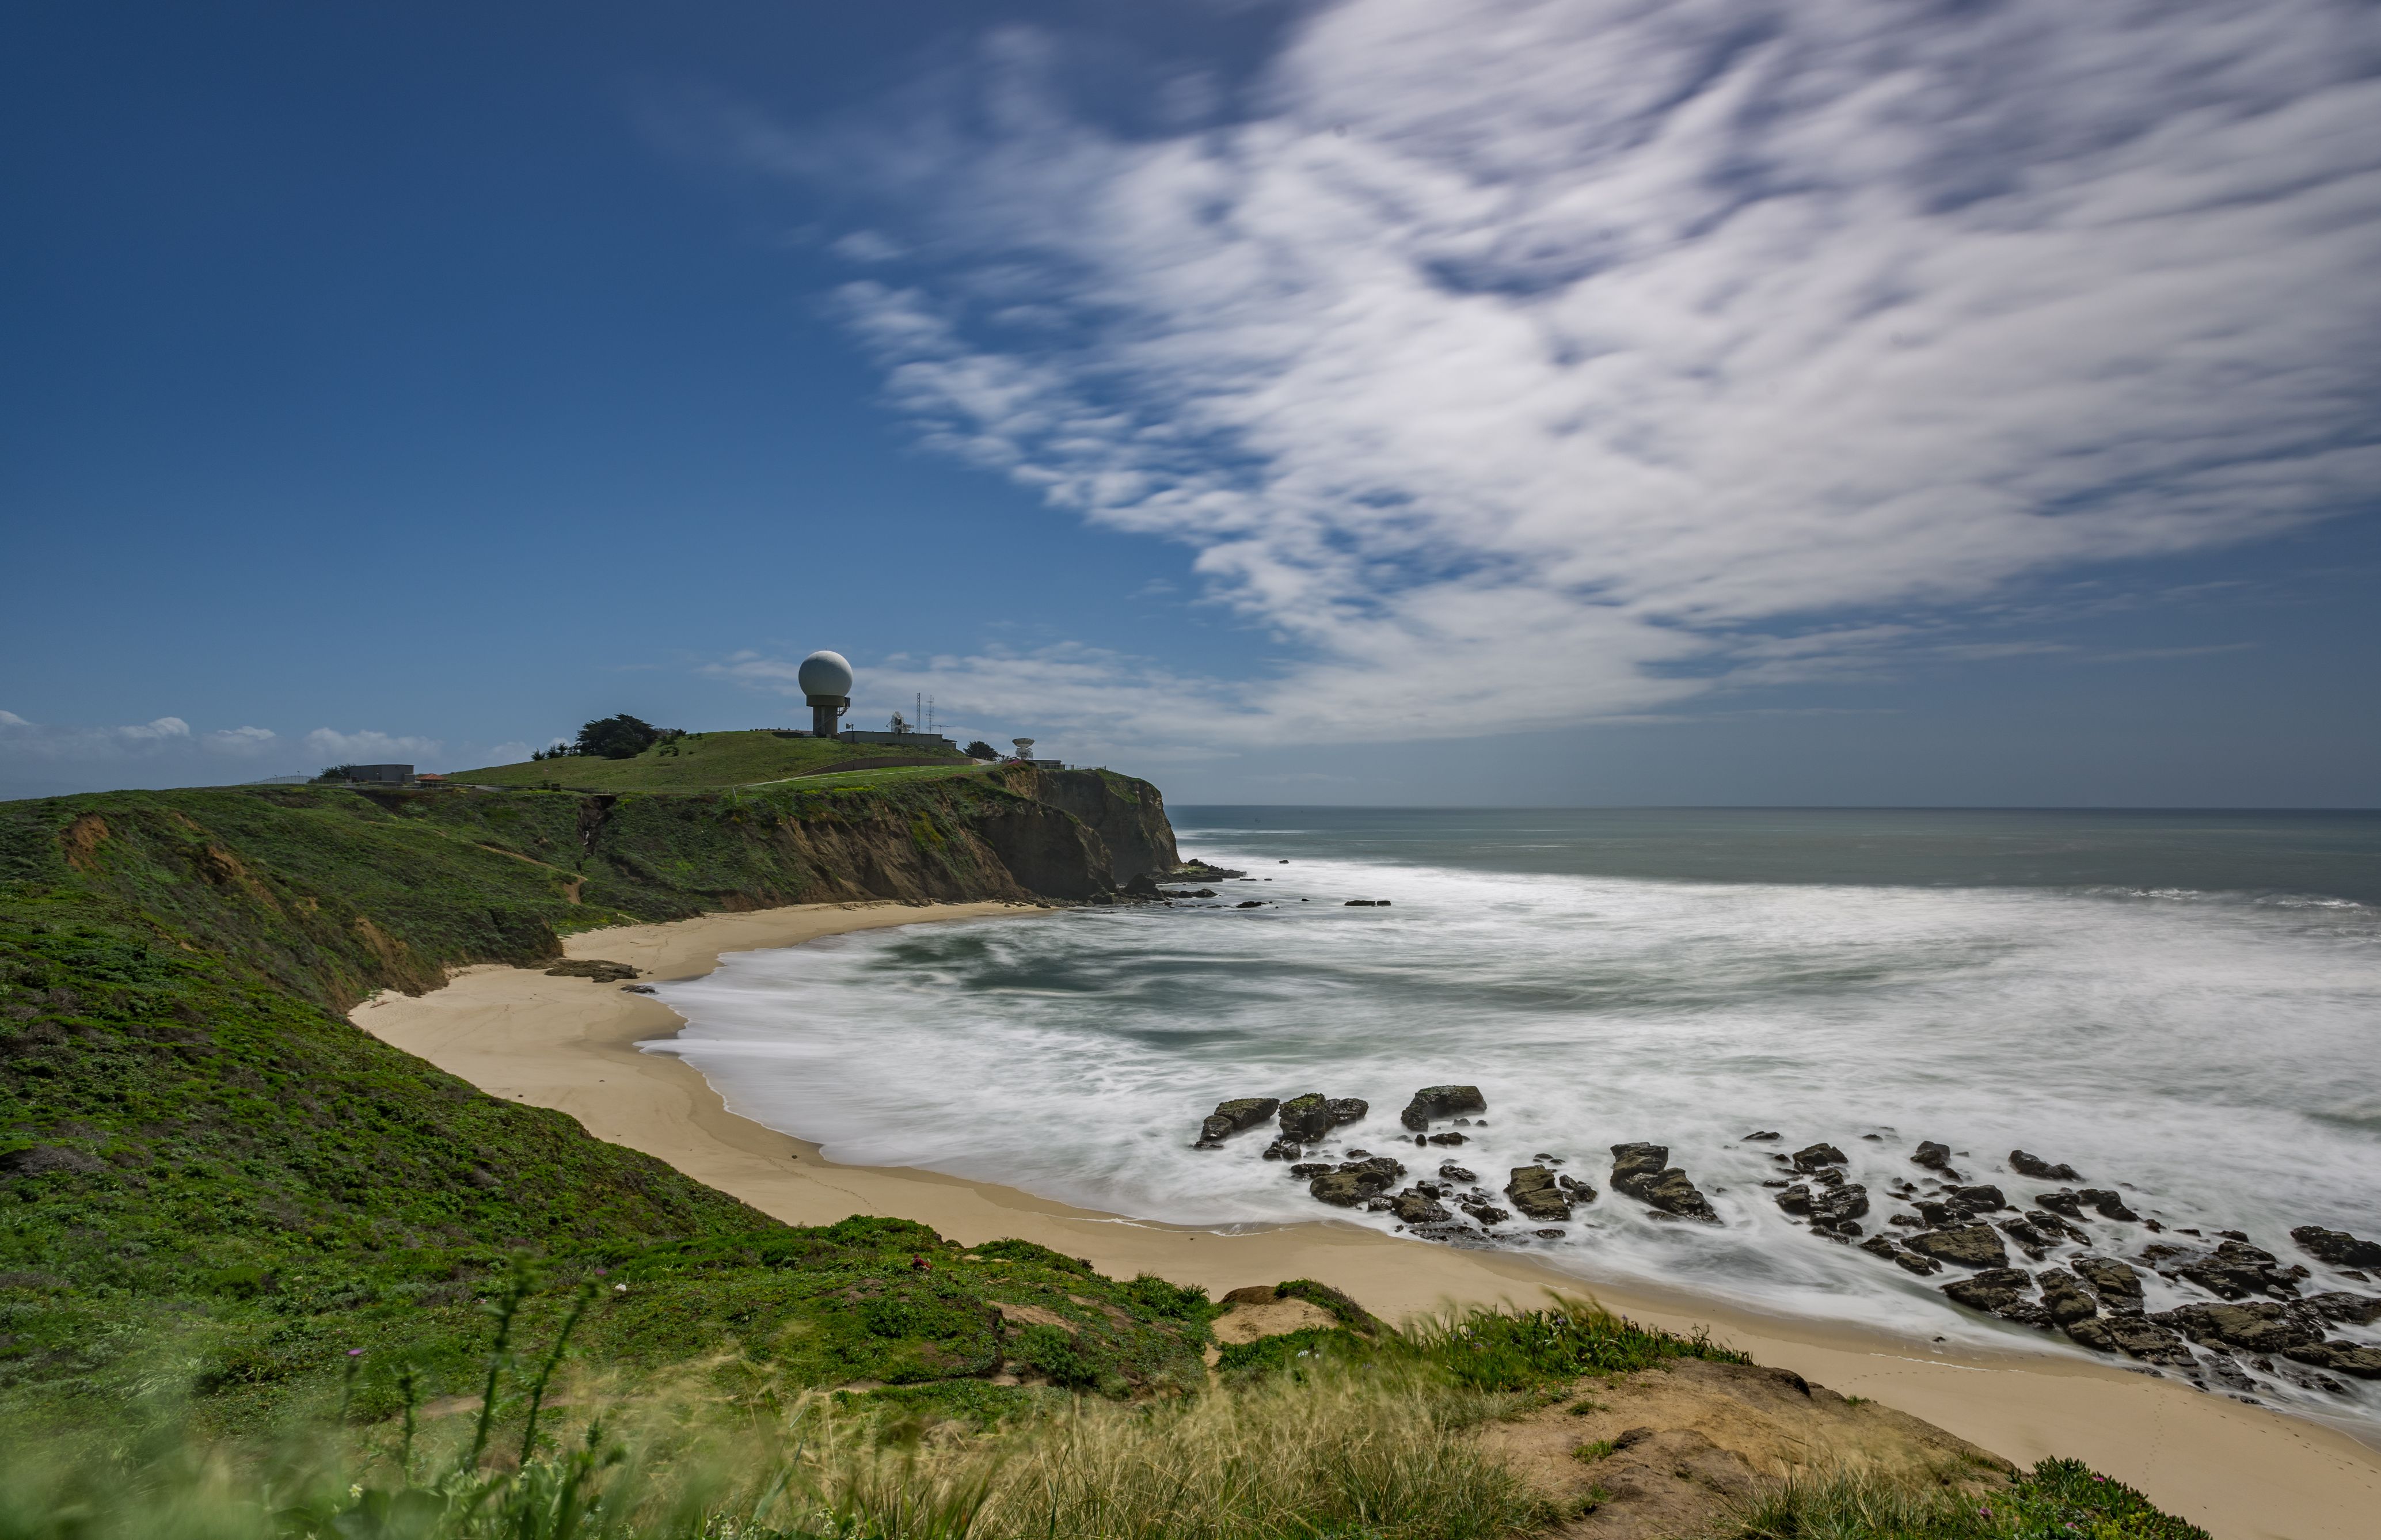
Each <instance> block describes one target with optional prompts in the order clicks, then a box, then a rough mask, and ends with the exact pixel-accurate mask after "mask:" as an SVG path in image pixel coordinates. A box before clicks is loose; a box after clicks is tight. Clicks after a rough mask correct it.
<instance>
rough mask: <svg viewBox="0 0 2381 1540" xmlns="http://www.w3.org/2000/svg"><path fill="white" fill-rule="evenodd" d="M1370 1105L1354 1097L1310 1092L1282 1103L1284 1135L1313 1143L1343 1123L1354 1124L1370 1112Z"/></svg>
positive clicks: (1301, 1141)
mask: <svg viewBox="0 0 2381 1540" xmlns="http://www.w3.org/2000/svg"><path fill="white" fill-rule="evenodd" d="M1371 1110H1372V1107H1371V1106H1370V1104H1368V1103H1366V1102H1363V1101H1361V1100H1359V1099H1358V1098H1356V1097H1354V1096H1325V1094H1323V1093H1321V1092H1320V1091H1309V1092H1307V1093H1305V1094H1303V1095H1298V1096H1292V1097H1291V1098H1290V1099H1289V1100H1288V1101H1286V1102H1284V1103H1282V1104H1281V1106H1280V1111H1281V1136H1282V1137H1283V1138H1284V1139H1290V1140H1297V1141H1299V1142H1300V1143H1308V1144H1311V1143H1314V1141H1316V1140H1318V1139H1321V1138H1323V1137H1324V1136H1325V1135H1326V1134H1328V1133H1329V1132H1330V1131H1332V1130H1333V1129H1336V1128H1337V1127H1338V1126H1339V1125H1340V1124H1342V1123H1352V1122H1354V1121H1356V1120H1357V1119H1358V1118H1361V1117H1363V1116H1364V1114H1365V1113H1367V1112H1370V1111H1371Z"/></svg>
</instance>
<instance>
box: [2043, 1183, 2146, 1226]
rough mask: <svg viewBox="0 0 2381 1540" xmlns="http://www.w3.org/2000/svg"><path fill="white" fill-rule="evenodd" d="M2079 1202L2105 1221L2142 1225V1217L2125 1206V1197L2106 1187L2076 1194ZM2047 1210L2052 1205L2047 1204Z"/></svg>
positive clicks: (2090, 1188) (2086, 1189)
mask: <svg viewBox="0 0 2381 1540" xmlns="http://www.w3.org/2000/svg"><path fill="white" fill-rule="evenodd" d="M2075 1197H2076V1199H2077V1201H2078V1202H2080V1203H2082V1204H2084V1205H2085V1206H2086V1207H2088V1208H2090V1209H2091V1210H2093V1212H2094V1213H2096V1214H2098V1215H2099V1216H2100V1217H2101V1218H2103V1219H2121V1220H2123V1221H2125V1222H2126V1223H2127V1224H2133V1225H2137V1224H2139V1223H2141V1219H2142V1216H2140V1215H2138V1214H2136V1213H2134V1212H2133V1211H2132V1210H2131V1209H2130V1208H2127V1207H2126V1206H2125V1200H2124V1199H2123V1197H2121V1196H2120V1195H2118V1193H2116V1192H2112V1191H2111V1190H2109V1189H2107V1188H2105V1187H2087V1188H2084V1189H2083V1190H2082V1192H2078V1193H2076V1194H2075ZM2043 1206H2044V1207H2045V1208H2047V1207H2049V1206H2050V1205H2049V1204H2044V1205H2043Z"/></svg>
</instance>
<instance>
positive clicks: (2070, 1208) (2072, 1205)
mask: <svg viewBox="0 0 2381 1540" xmlns="http://www.w3.org/2000/svg"><path fill="white" fill-rule="evenodd" d="M2033 1201H2034V1202H2035V1203H2037V1204H2041V1205H2042V1206H2043V1207H2044V1208H2046V1209H2048V1210H2049V1211H2050V1212H2051V1213H2053V1214H2057V1215H2063V1216H2066V1217H2067V1218H2070V1219H2081V1218H2082V1217H2083V1201H2082V1199H2081V1198H2078V1197H2077V1196H2076V1195H2075V1194H2074V1193H2072V1192H2066V1191H2064V1190H2061V1191H2059V1192H2036V1193H2035V1194H2034V1195H2033Z"/></svg>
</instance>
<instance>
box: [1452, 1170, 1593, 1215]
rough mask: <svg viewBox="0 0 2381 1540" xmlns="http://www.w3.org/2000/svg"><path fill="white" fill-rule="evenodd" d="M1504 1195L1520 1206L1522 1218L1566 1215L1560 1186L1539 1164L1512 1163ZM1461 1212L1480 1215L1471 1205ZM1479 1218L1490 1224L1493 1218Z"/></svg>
mask: <svg viewBox="0 0 2381 1540" xmlns="http://www.w3.org/2000/svg"><path fill="white" fill-rule="evenodd" d="M1505 1195H1506V1196H1507V1197H1508V1198H1510V1199H1512V1200H1513V1206H1514V1207H1515V1208H1518V1209H1520V1211H1521V1214H1522V1216H1523V1217H1525V1218H1530V1219H1536V1220H1540V1221H1545V1220H1553V1219H1561V1220H1568V1219H1569V1218H1570V1202H1569V1199H1568V1198H1566V1197H1565V1196H1564V1195H1563V1192H1562V1189H1561V1188H1559V1187H1557V1186H1556V1185H1555V1174H1554V1173H1553V1172H1552V1171H1549V1170H1547V1169H1546V1168H1545V1167H1543V1166H1516V1167H1513V1176H1512V1179H1511V1180H1510V1181H1508V1182H1507V1183H1506V1184H1505ZM1465 1212H1466V1213H1469V1214H1471V1216H1472V1217H1473V1218H1475V1219H1478V1218H1480V1216H1479V1215H1478V1213H1477V1212H1475V1211H1473V1210H1471V1209H1469V1208H1467V1209H1466V1210H1465ZM1480 1222H1481V1223H1482V1224H1492V1223H1496V1222H1497V1221H1494V1220H1487V1219H1482V1220H1481V1221H1480Z"/></svg>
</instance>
